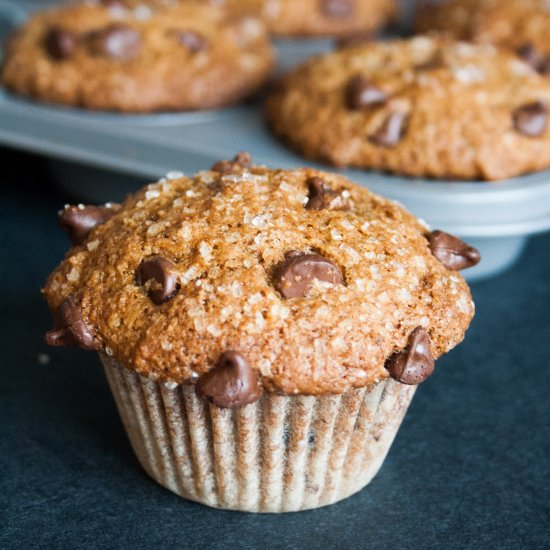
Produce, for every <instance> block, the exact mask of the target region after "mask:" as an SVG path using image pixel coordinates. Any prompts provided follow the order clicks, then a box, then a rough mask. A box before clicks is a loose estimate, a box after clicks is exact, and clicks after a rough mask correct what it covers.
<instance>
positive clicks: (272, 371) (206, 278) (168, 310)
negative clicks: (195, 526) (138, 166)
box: [43, 155, 479, 403]
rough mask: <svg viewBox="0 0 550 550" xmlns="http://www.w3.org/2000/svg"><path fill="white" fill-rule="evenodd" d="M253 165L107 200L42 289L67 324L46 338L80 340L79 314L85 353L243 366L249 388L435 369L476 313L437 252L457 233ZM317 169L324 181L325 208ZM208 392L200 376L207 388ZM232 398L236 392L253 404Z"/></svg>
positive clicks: (176, 178) (346, 184)
mask: <svg viewBox="0 0 550 550" xmlns="http://www.w3.org/2000/svg"><path fill="white" fill-rule="evenodd" d="M248 160H249V159H248V157H247V156H246V155H244V156H243V155H241V156H240V160H239V157H238V158H237V159H236V160H235V161H234V162H227V161H226V163H225V164H221V163H217V165H216V166H217V167H218V168H220V169H221V168H224V170H223V171H220V172H219V171H213V170H206V171H203V172H200V173H198V174H196V175H195V176H193V177H186V176H184V175H183V174H181V173H179V172H172V173H170V174H168V175H167V176H166V177H165V178H163V179H161V180H160V181H159V182H158V183H154V184H151V185H148V186H147V187H146V188H144V189H142V190H141V191H139V192H138V193H137V194H135V195H134V196H131V197H129V198H128V199H127V200H126V202H125V203H124V204H123V205H122V206H121V207H120V208H117V207H114V206H113V205H109V207H110V208H112V209H113V212H112V216H110V217H108V216H107V218H108V219H107V221H103V220H104V219H105V217H106V216H105V215H104V211H101V219H100V220H99V221H98V225H96V226H95V227H94V228H92V229H91V230H89V232H88V234H87V235H86V237H85V238H84V239H83V240H81V241H80V244H77V245H76V246H75V247H74V248H72V249H71V250H70V251H69V253H68V255H67V257H66V259H65V261H64V262H63V263H61V265H59V266H58V267H57V269H56V270H55V271H54V272H53V273H52V275H51V276H50V278H49V280H48V281H47V284H46V287H45V289H44V291H43V292H44V294H45V296H46V298H47V300H48V303H49V305H50V308H51V309H52V311H53V312H54V313H55V315H56V318H57V325H56V328H57V331H55V330H53V331H50V333H48V334H49V335H50V336H51V334H52V333H55V336H56V338H58V339H59V338H65V342H61V343H60V342H59V341H58V342H57V343H56V342H50V343H53V344H57V345H64V344H71V343H73V344H74V343H78V341H75V339H74V338H73V337H72V336H71V334H68V333H66V332H65V333H63V329H64V328H65V329H66V328H67V326H68V325H70V322H71V319H73V318H74V319H76V320H77V321H79V320H82V321H83V322H84V325H85V327H86V329H87V330H88V331H89V332H90V333H92V334H93V337H94V345H93V346H88V347H94V348H95V349H99V350H101V351H102V352H103V353H105V354H106V355H108V356H111V357H112V358H114V359H115V360H116V361H118V362H119V363H121V364H122V365H124V366H126V367H127V368H129V369H131V370H134V371H137V372H138V373H140V374H142V375H144V376H146V377H148V378H150V379H152V380H160V381H166V382H167V383H168V384H179V383H184V384H189V383H195V382H196V381H197V380H198V379H199V378H200V377H201V376H202V375H204V374H205V373H206V372H208V371H212V370H214V369H218V370H220V369H222V370H223V367H224V366H225V367H227V368H231V369H233V370H234V371H235V372H241V373H245V377H246V379H247V380H248V382H247V384H248V385H249V386H250V388H252V389H251V391H252V392H253V393H254V392H256V390H255V387H256V386H255V385H256V384H257V385H259V386H260V387H261V388H263V389H265V390H267V391H270V392H281V393H283V394H288V395H292V394H311V395H317V394H327V393H343V392H346V391H348V390H350V389H352V388H357V387H364V386H368V385H372V384H374V383H376V382H378V381H380V380H383V379H385V378H387V377H388V376H389V370H392V369H393V370H394V371H396V369H397V371H398V372H397V371H396V372H392V376H393V377H394V378H396V379H399V376H401V375H403V377H404V378H407V377H408V380H405V379H403V380H402V381H403V382H404V383H417V382H418V380H417V379H415V376H416V378H418V375H419V372H417V371H418V369H416V371H415V372H412V373H411V372H410V368H409V372H405V371H406V370H407V368H406V367H407V365H408V367H410V366H411V361H413V360H416V361H420V363H419V368H420V370H422V369H427V370H430V361H432V360H433V358H437V357H439V356H440V355H441V354H443V353H445V352H447V351H449V350H450V349H451V348H453V347H454V346H456V345H457V344H458V343H459V342H460V341H461V340H462V339H463V337H464V332H465V330H466V329H467V327H468V325H469V323H470V320H471V319H472V316H473V314H474V305H473V303H472V300H471V296H470V292H469V289H468V286H467V285H466V283H465V281H464V280H463V278H462V277H461V276H460V275H459V274H458V273H457V272H456V271H453V270H449V269H447V268H446V267H445V265H444V263H448V260H447V259H446V257H445V256H441V254H440V253H441V250H440V249H442V248H444V249H445V254H450V251H449V246H450V247H451V248H452V247H453V246H454V247H455V248H456V243H454V244H452V245H448V243H447V241H446V240H445V238H446V237H445V238H443V240H442V237H441V236H437V234H436V237H437V238H435V241H434V242H436V243H438V245H437V246H438V248H437V247H434V244H433V242H432V244H430V242H429V238H430V235H432V234H431V233H430V231H429V230H428V229H427V228H426V227H425V225H423V224H421V223H420V222H419V221H418V220H416V218H414V217H413V216H412V215H410V214H409V213H407V212H406V211H405V210H404V209H403V208H402V207H401V206H399V205H398V204H396V203H395V202H393V201H390V200H386V199H384V198H381V197H379V196H377V195H375V194H373V193H371V192H370V191H368V190H367V189H365V188H362V187H360V186H358V185H356V184H353V183H351V182H350V181H348V180H347V179H345V178H343V177H341V176H338V175H335V174H328V173H324V172H319V171H316V170H312V169H299V170H293V171H286V170H269V169H267V168H265V167H258V166H250V165H249V163H248V162H247V161H248ZM312 178H317V179H320V180H321V181H322V182H323V186H324V189H325V192H326V193H327V194H328V195H329V199H328V200H327V201H326V203H325V205H323V203H322V202H321V203H319V200H318V195H316V194H315V192H314V191H312V189H317V190H318V188H319V185H318V182H315V183H314V184H312ZM336 196H339V197H340V198H341V200H335V197H336ZM312 200H313V201H314V205H316V207H311V201H312ZM308 203H309V204H310V207H309V208H308ZM70 208H71V207H68V206H67V207H66V209H65V211H63V212H62V213H61V218H63V216H64V212H66V211H67V210H69V209H70ZM76 208H80V209H81V210H83V211H84V212H86V207H83V206H80V207H76ZM99 215H100V214H98V216H99ZM89 217H90V215H89V214H87V215H85V216H84V218H85V219H86V220H89ZM101 222H103V223H101ZM444 235H445V234H444ZM432 240H433V239H432ZM459 242H460V241H459ZM445 243H447V244H445ZM462 244H464V243H462ZM464 246H466V245H464ZM430 247H431V248H430ZM432 249H433V251H434V252H433V253H432ZM468 250H470V249H468ZM436 254H438V255H439V256H440V259H437V258H436ZM456 254H458V256H461V257H462V258H463V262H462V263H461V264H460V267H466V266H467V265H473V263H475V258H474V259H473V260H474V261H470V260H472V258H471V257H470V256H468V254H470V255H471V252H468V254H466V253H465V252H464V251H462V252H461V251H460V250H458V251H457V252H456ZM456 254H455V256H456ZM159 258H161V259H162V262H159ZM314 258H321V261H317V260H315V259H314ZM477 259H479V258H477ZM455 260H456V258H455ZM144 262H145V263H144ZM312 262H313V267H312ZM464 262H465V263H464ZM457 265H458V264H456V263H455V264H454V267H455V268H456V267H457ZM308 266H309V267H308ZM312 270H313V271H312ZM155 273H156V275H155ZM312 273H313V275H312ZM296 275H297V276H296ZM308 277H309V279H308V280H307V281H306V282H305V283H304V278H306V279H307V278H308ZM306 283H307V284H306ZM298 287H299V288H298ZM67 301H71V302H72V303H73V304H76V307H77V311H76V313H75V312H74V311H72V310H70V308H69V310H70V311H69V313H67V311H68V308H67ZM63 308H64V311H65V312H64V313H63V312H61V310H62V309H63ZM71 316H72V317H71ZM79 326H80V325H79ZM416 329H418V330H417V331H416V333H415V334H414V335H413V332H414V331H415V330H416ZM59 331H61V333H60V332H59ZM69 332H70V331H69ZM81 336H82V334H81ZM84 336H85V337H86V338H84V340H85V341H86V343H88V344H89V338H87V334H84ZM71 340H72V341H71ZM426 342H428V345H427V346H426ZM422 346H423V347H422ZM400 354H401V355H400ZM403 354H408V356H409V357H410V359H408V360H407V361H404V360H403ZM394 363H395V364H394ZM385 365H386V366H385ZM413 366H414V365H413ZM386 367H388V368H386ZM388 369H389V370H388ZM431 369H432V370H433V365H431ZM413 370H414V369H413ZM252 371H253V372H252ZM420 374H422V373H420ZM427 374H429V372H428V373H427ZM243 376H244V375H243ZM424 377H425V376H424ZM421 378H422V376H421ZM234 382H235V380H233V381H231V380H229V382H228V384H230V385H231V384H232V383H234ZM214 386H215V384H213V383H212V382H211V381H210V382H209V383H208V384H207V383H206V382H204V378H203V384H202V393H203V395H207V397H208V392H209V391H213V390H212V387H214ZM237 390H238V388H237ZM237 390H236V391H237ZM256 393H257V392H256ZM260 393H261V392H259V393H258V395H259V394H260ZM237 394H238V391H237ZM237 394H235V395H233V397H232V398H231V399H232V400H233V401H231V402H239V403H242V402H249V399H248V397H247V396H244V397H243V396H242V395H237ZM210 397H211V398H212V399H213V400H215V399H216V396H215V395H214V396H210ZM247 399H248V401H247ZM243 400H244V401H243Z"/></svg>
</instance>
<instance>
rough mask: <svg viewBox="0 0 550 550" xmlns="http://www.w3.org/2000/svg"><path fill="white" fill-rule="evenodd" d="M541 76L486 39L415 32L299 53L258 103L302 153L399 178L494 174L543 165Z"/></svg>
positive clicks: (547, 136) (545, 136) (548, 150)
mask: <svg viewBox="0 0 550 550" xmlns="http://www.w3.org/2000/svg"><path fill="white" fill-rule="evenodd" d="M549 102H550V82H549V81H548V79H545V78H543V77H541V76H540V75H539V74H537V73H536V71H535V70H533V69H532V67H530V66H529V65H527V64H526V63H523V62H522V61H520V60H519V59H517V58H516V57H515V56H513V55H511V54H508V53H505V52H498V51H497V50H495V49H494V47H493V46H491V45H472V44H467V43H464V42H454V41H449V40H445V39H441V38H429V37H423V36H422V37H416V38H413V39H410V40H398V41H391V42H387V43H371V44H364V45H360V46H356V47H350V48H347V49H343V50H339V51H337V52H333V53H328V54H325V55H321V56H318V57H315V58H313V59H311V60H308V61H306V62H305V64H303V65H302V66H300V67H298V68H297V69H295V70H293V71H292V72H291V73H290V74H288V75H287V76H286V77H284V79H283V80H282V82H281V83H280V86H278V87H277V88H276V89H275V91H274V92H273V94H272V95H271V96H270V97H269V99H268V101H267V117H268V120H269V124H270V126H271V128H272V129H273V131H274V132H275V133H276V134H277V135H278V136H280V137H281V138H282V139H283V140H285V141H286V142H288V143H289V144H290V145H291V146H292V147H293V148H295V149H296V150H298V151H300V152H301V153H302V154H304V155H305V156H307V157H309V158H312V159H317V160H321V161H325V162H329V163H331V164H334V165H337V166H357V167H362V168H369V169H376V170H386V171H390V172H395V173H399V174H404V175H408V176H424V177H435V178H442V179H446V178H456V179H469V180H477V179H484V180H497V179H502V178H508V177H512V176H516V175H519V174H523V173H526V172H531V171H535V170H541V169H543V168H547V167H548V166H550V128H549V125H548V104H549Z"/></svg>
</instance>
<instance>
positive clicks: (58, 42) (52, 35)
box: [44, 27, 77, 61]
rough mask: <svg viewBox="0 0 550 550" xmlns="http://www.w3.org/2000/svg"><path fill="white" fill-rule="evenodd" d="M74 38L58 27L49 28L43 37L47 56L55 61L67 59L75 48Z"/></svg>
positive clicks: (71, 34) (70, 33) (68, 32)
mask: <svg viewBox="0 0 550 550" xmlns="http://www.w3.org/2000/svg"><path fill="white" fill-rule="evenodd" d="M76 42H77V40H76V36H75V35H74V34H73V33H72V32H70V31H66V30H64V29H61V28H59V27H53V28H51V29H50V30H49V31H48V32H47V33H46V35H45V36H44V47H45V48H46V52H47V54H48V55H49V56H50V57H51V58H52V59H55V60H56V61H63V60H64V59H68V58H69V57H71V55H72V54H73V52H74V50H75V48H76Z"/></svg>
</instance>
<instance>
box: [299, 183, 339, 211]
mask: <svg viewBox="0 0 550 550" xmlns="http://www.w3.org/2000/svg"><path fill="white" fill-rule="evenodd" d="M306 185H307V186H308V191H309V198H308V201H307V203H306V208H307V209H308V210H323V209H327V210H349V207H350V204H349V199H348V198H346V197H344V195H343V194H342V193H341V192H339V191H333V190H332V189H331V188H330V186H329V185H328V184H327V183H325V182H324V181H323V180H322V179H321V178H318V177H312V178H308V179H307V180H306Z"/></svg>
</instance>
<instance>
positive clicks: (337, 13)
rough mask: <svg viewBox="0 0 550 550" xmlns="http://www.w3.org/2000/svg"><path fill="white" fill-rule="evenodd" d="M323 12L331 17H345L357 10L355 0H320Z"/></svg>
mask: <svg viewBox="0 0 550 550" xmlns="http://www.w3.org/2000/svg"><path fill="white" fill-rule="evenodd" d="M320 9H321V13H322V14H323V15H325V16H326V17H330V18H331V19H345V18H347V17H351V16H352V15H353V13H354V12H355V2H354V0H320Z"/></svg>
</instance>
